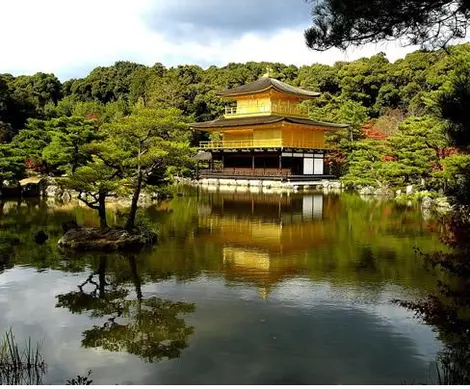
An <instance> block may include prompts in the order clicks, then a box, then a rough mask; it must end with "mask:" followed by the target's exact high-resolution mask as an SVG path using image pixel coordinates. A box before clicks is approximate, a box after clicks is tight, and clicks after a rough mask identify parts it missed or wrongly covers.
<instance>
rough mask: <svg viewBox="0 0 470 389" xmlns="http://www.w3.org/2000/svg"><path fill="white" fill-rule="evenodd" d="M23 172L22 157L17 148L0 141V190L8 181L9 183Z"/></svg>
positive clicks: (19, 177) (15, 180)
mask: <svg viewBox="0 0 470 389" xmlns="http://www.w3.org/2000/svg"><path fill="white" fill-rule="evenodd" d="M24 174H25V164H24V159H23V157H22V156H21V154H20V152H19V151H18V149H16V148H14V147H13V146H12V145H9V144H1V143H0V190H1V188H2V187H3V186H4V185H5V184H6V183H7V182H8V183H9V184H10V185H11V184H12V183H13V184H14V183H15V182H17V181H18V180H20V179H21V178H23V177H24Z"/></svg>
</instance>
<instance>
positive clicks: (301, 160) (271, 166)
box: [198, 150, 335, 180]
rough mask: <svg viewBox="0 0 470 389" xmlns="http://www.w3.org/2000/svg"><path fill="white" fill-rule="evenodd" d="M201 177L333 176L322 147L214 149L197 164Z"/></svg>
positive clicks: (299, 178)
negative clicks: (229, 150) (270, 149)
mask: <svg viewBox="0 0 470 389" xmlns="http://www.w3.org/2000/svg"><path fill="white" fill-rule="evenodd" d="M199 165H200V166H199V167H200V169H199V172H198V173H199V177H200V178H250V179H254V178H261V179H263V178H269V179H283V180H288V179H291V178H295V179H296V180H304V179H305V180H311V179H315V178H318V179H325V178H335V174H334V171H333V168H332V166H331V165H330V164H327V163H325V152H324V151H323V150H307V151H305V150H288V151H285V150H276V151H266V150H259V151H253V150H246V151H232V152H226V151H225V152H224V151H220V150H219V151H213V152H211V159H210V160H208V161H206V162H204V163H200V164H199Z"/></svg>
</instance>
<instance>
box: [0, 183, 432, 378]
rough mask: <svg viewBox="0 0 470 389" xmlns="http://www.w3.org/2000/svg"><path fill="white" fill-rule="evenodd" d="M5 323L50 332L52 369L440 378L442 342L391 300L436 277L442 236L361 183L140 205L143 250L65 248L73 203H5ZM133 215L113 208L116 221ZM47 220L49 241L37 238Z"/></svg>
mask: <svg viewBox="0 0 470 389" xmlns="http://www.w3.org/2000/svg"><path fill="white" fill-rule="evenodd" d="M0 212H1V213H0V228H1V230H0V233H1V237H0V311H1V312H2V314H1V316H0V329H4V330H7V329H9V328H11V329H12V331H13V332H14V334H15V337H16V339H17V341H18V343H20V344H21V343H22V342H23V340H25V339H27V338H28V337H31V339H32V340H33V341H34V342H36V341H38V342H41V344H42V346H41V353H42V355H43V357H44V359H45V361H46V363H47V370H46V371H45V372H44V374H43V375H42V376H41V380H42V381H41V382H43V383H52V384H62V383H65V381H66V380H67V379H70V378H73V377H74V376H76V375H77V374H80V375H86V373H87V371H88V370H90V369H91V370H92V376H91V378H92V379H93V383H94V384H401V383H403V382H407V383H413V382H416V383H418V382H421V383H425V382H429V381H430V380H432V377H433V375H434V374H435V368H434V366H435V365H434V361H435V358H436V353H437V352H438V351H439V350H440V349H441V344H440V342H439V341H438V340H437V338H436V333H435V332H434V331H433V329H432V328H430V327H428V326H426V325H424V324H422V323H421V322H419V321H418V320H417V319H414V318H413V314H412V313H411V312H409V311H407V310H405V309H404V308H402V307H400V306H398V305H397V304H396V303H393V302H392V300H393V299H407V300H416V299H418V298H420V297H421V296H424V295H425V294H426V293H427V292H428V290H429V289H430V288H432V286H433V285H434V283H435V277H436V276H435V275H433V274H432V273H431V272H430V271H429V270H427V269H426V267H425V266H424V264H423V261H422V258H421V257H420V255H418V254H417V252H416V250H415V248H416V247H418V248H420V249H421V250H423V251H429V250H434V249H437V248H440V243H439V240H438V237H437V235H436V234H435V233H433V232H432V231H434V230H435V229H436V228H437V227H438V224H437V222H435V221H434V220H432V219H429V218H426V217H424V215H422V214H421V212H420V209H419V207H418V206H409V207H406V206H399V205H397V204H396V203H394V202H393V201H388V202H387V201H377V200H363V199H361V198H360V197H359V196H357V195H352V194H341V195H338V194H323V193H309V194H300V193H293V194H290V195H288V194H283V195H280V194H272V193H254V192H253V193H252V192H250V191H244V192H237V193H228V192H227V193H223V192H208V191H204V190H198V191H195V190H190V191H187V194H186V195H185V196H184V197H176V198H174V199H173V200H169V201H167V202H162V203H159V204H157V205H154V206H152V207H150V208H147V209H145V210H143V211H142V214H141V216H140V218H141V220H142V222H144V223H148V224H151V225H153V226H155V227H156V228H157V229H158V231H159V235H160V237H161V238H160V242H159V244H158V245H156V246H155V247H153V248H152V249H148V250H145V251H143V252H141V253H138V254H132V253H131V254H96V255H94V254H86V255H72V254H69V253H61V252H59V251H58V249H57V248H56V244H57V241H58V239H59V238H60V236H61V234H62V227H61V225H62V223H63V222H65V221H67V220H70V219H72V218H76V219H77V220H78V222H79V223H82V224H85V225H94V224H96V223H97V218H96V215H95V214H94V213H93V211H91V210H88V209H86V208H84V207H81V206H79V205H77V204H75V203H69V204H64V205H48V204H47V202H41V201H39V200H33V201H27V202H3V203H2V204H1V205H0ZM122 219H123V212H122V211H121V210H119V209H116V210H112V209H111V210H110V211H109V221H110V222H111V223H119V222H120V221H121V220H122ZM40 230H42V231H45V232H46V233H47V235H48V240H47V241H46V242H44V243H42V244H40V243H37V242H36V240H35V234H36V233H37V232H38V231H40Z"/></svg>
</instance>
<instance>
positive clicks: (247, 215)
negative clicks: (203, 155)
mask: <svg viewBox="0 0 470 389" xmlns="http://www.w3.org/2000/svg"><path fill="white" fill-rule="evenodd" d="M208 197H209V200H208V203H207V204H206V206H204V207H202V208H201V209H200V212H199V221H200V225H201V227H203V228H204V229H205V230H206V231H207V233H206V234H205V239H207V240H209V241H211V242H212V243H217V244H220V245H222V246H223V262H224V271H225V277H226V279H227V280H228V281H231V282H235V283H237V282H250V283H253V284H254V285H256V286H258V288H259V290H260V294H261V295H262V296H263V297H266V296H267V294H268V293H269V291H270V289H271V287H272V286H273V285H274V284H275V283H277V282H279V281H282V280H284V279H287V278H290V277H293V276H298V275H301V274H303V273H305V272H306V267H307V266H306V264H307V258H306V255H305V253H306V252H307V251H308V250H311V249H315V248H320V247H322V246H325V245H328V244H329V243H331V242H332V241H333V237H332V236H331V235H329V234H328V224H329V220H330V218H331V216H332V213H333V212H334V210H335V208H336V206H335V205H336V201H335V198H334V197H330V196H328V197H325V196H324V195H323V194H322V193H310V194H266V193H250V192H245V193H221V192H219V193H211V194H209V196H208Z"/></svg>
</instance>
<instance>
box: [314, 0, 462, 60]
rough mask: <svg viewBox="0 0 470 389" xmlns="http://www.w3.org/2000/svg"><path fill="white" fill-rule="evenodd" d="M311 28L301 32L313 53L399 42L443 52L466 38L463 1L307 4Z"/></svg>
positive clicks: (382, 0)
mask: <svg viewBox="0 0 470 389" xmlns="http://www.w3.org/2000/svg"><path fill="white" fill-rule="evenodd" d="M307 1H309V2H311V3H312V4H313V9H312V17H313V20H312V26H310V27H309V28H308V29H307V30H306V31H305V39H306V42H307V45H308V46H309V47H310V48H312V49H315V50H320V51H323V50H328V49H330V48H332V47H337V48H340V49H346V48H347V47H348V46H350V45H361V44H365V43H377V42H381V41H384V40H392V39H397V38H402V39H404V40H405V41H406V43H407V44H413V45H421V46H422V47H424V48H437V47H443V46H445V45H446V44H448V43H449V41H450V40H452V39H455V38H463V37H465V33H466V31H467V27H468V22H469V15H470V3H469V2H468V1H467V0H372V1H362V0H307Z"/></svg>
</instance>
